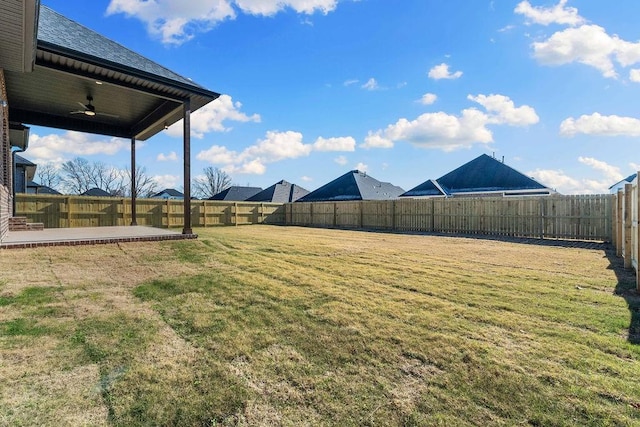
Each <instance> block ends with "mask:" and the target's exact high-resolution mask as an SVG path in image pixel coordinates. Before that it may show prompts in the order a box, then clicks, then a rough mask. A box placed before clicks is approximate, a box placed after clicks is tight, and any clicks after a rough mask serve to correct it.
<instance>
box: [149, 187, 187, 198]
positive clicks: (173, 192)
mask: <svg viewBox="0 0 640 427" xmlns="http://www.w3.org/2000/svg"><path fill="white" fill-rule="evenodd" d="M163 194H167V195H169V196H171V197H179V198H181V197H184V194H182V193H181V192H179V191H178V190H176V189H175V188H165V189H164V190H162V191H158V192H157V193H156V194H154V195H153V196H151V198H154V197H160V196H161V195H163Z"/></svg>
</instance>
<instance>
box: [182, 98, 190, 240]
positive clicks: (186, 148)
mask: <svg viewBox="0 0 640 427" xmlns="http://www.w3.org/2000/svg"><path fill="white" fill-rule="evenodd" d="M183 111H184V120H183V126H184V129H183V138H184V147H183V157H184V228H183V229H182V234H193V230H192V229H191V100H189V99H186V100H185V101H184V104H183Z"/></svg>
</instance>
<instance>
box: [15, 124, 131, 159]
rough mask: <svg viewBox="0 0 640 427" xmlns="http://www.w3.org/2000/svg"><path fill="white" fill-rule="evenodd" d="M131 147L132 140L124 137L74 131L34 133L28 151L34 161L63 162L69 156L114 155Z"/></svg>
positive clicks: (30, 138)
mask: <svg viewBox="0 0 640 427" xmlns="http://www.w3.org/2000/svg"><path fill="white" fill-rule="evenodd" d="M130 147H131V142H130V141H128V140H125V139H122V138H105V137H99V136H95V135H90V134H86V133H80V132H74V131H68V132H65V133H63V134H61V135H58V134H50V135H45V136H40V135H37V134H35V133H32V134H31V135H30V136H29V149H28V150H27V153H28V154H29V156H30V159H31V160H32V161H33V162H34V163H38V162H39V163H46V162H50V161H55V162H63V161H64V159H65V158H66V157H69V156H72V157H75V156H93V155H106V156H112V155H114V154H116V153H118V152H120V151H122V150H127V149H130Z"/></svg>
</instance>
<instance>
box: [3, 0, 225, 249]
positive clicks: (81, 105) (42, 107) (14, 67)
mask: <svg viewBox="0 0 640 427" xmlns="http://www.w3.org/2000/svg"><path fill="white" fill-rule="evenodd" d="M3 75H4V78H2V77H3ZM1 80H4V84H2V85H1V86H4V88H5V91H6V100H4V99H3V100H2V101H3V105H2V108H3V109H4V110H5V111H8V127H9V131H8V132H7V130H6V129H3V133H5V132H6V133H5V134H8V135H9V139H10V144H9V146H10V148H9V150H10V151H14V152H19V151H24V150H26V149H28V132H29V128H28V127H27V126H25V125H36V126H44V127H51V128H58V129H64V130H72V131H78V132H86V133H93V134H100V135H106V136H112V137H118V138H127V139H128V140H130V143H131V172H132V173H131V177H132V182H131V194H132V201H131V202H132V204H131V206H132V221H131V225H132V226H135V225H137V221H136V188H137V187H136V182H135V176H136V174H135V170H136V142H137V141H145V140H147V139H149V138H151V137H152V136H154V135H156V134H157V133H159V132H162V131H163V130H165V129H167V128H168V127H169V126H171V125H173V124H174V123H176V122H178V121H179V120H183V135H184V136H183V144H182V145H183V159H184V164H183V182H184V184H183V186H184V191H183V193H184V228H183V230H182V233H183V234H185V235H192V234H193V233H192V230H191V217H190V212H191V141H190V133H191V126H190V115H191V113H192V112H193V111H196V110H197V109H199V108H201V107H203V106H204V105H206V104H208V103H209V102H211V101H213V100H215V99H216V98H218V96H219V94H218V93H215V92H212V91H210V90H208V89H206V88H204V87H202V86H200V85H198V84H196V83H194V82H192V81H191V80H189V79H187V78H184V77H182V76H180V75H178V74H177V73H174V72H173V71H171V70H168V69H167V68H165V67H163V66H161V65H159V64H157V63H155V62H153V61H151V60H149V59H147V58H145V57H143V56H141V55H139V54H137V53H135V52H133V51H131V50H129V49H127V48H125V47H123V46H121V45H119V44H118V43H116V42H114V41H112V40H109V39H107V38H105V37H104V36H102V35H100V34H98V33H96V32H94V31H92V30H90V29H88V28H86V27H84V26H82V25H80V24H78V23H76V22H74V21H72V20H70V19H68V18H66V17H64V16H62V15H60V14H59V13H57V12H55V11H53V10H52V9H50V8H48V7H46V6H44V5H40V2H39V1H38V0H10V1H7V2H2V4H0V83H2V81H1ZM5 123H6V122H5ZM3 126H6V124H5V125H3ZM7 154H9V155H8V156H7ZM10 157H11V156H10V153H7V152H6V148H5V150H4V153H3V158H4V161H5V162H6V163H10V160H9V158H10ZM6 166H7V165H5V168H6ZM8 166H9V167H11V165H10V164H9V165H8ZM7 180H8V181H11V178H10V177H6V179H5V181H7ZM5 185H7V183H6V182H5ZM7 186H8V185H7ZM8 187H9V188H11V187H10V186H8ZM11 214H12V212H11ZM66 231H67V232H69V230H66ZM112 231H113V230H112ZM163 231H165V232H166V230H163ZM134 234H135V233H134ZM52 235H53V234H52ZM5 238H6V239H12V238H14V237H13V236H11V235H10V236H5ZM4 240H5V239H3V244H4Z"/></svg>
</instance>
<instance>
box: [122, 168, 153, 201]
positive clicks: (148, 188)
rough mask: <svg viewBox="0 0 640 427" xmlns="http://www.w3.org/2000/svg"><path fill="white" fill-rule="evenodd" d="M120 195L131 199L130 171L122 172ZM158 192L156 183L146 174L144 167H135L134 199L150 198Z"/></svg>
mask: <svg viewBox="0 0 640 427" xmlns="http://www.w3.org/2000/svg"><path fill="white" fill-rule="evenodd" d="M123 175H124V184H123V188H122V193H123V194H122V195H123V196H126V197H131V169H125V170H124V174H123ZM157 192H158V183H157V182H156V181H155V180H154V179H153V178H152V177H150V176H149V175H148V174H147V170H146V168H144V167H140V166H136V197H150V196H152V195H153V194H155V193H157Z"/></svg>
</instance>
